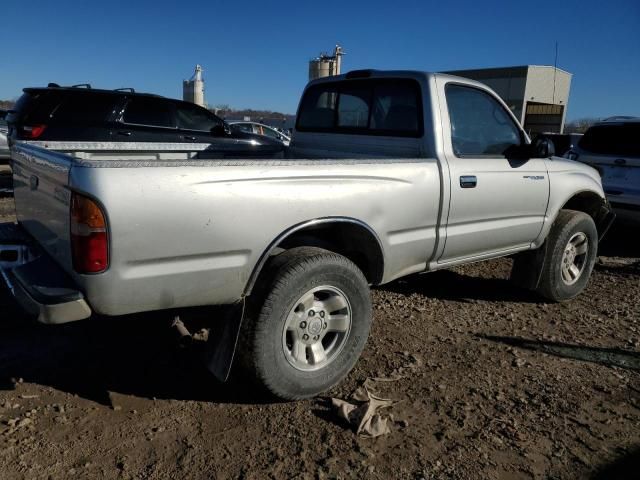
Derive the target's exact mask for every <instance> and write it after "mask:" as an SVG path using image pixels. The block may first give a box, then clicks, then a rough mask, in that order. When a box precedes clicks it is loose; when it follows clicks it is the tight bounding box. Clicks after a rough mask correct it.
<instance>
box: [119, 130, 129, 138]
mask: <svg viewBox="0 0 640 480" xmlns="http://www.w3.org/2000/svg"><path fill="white" fill-rule="evenodd" d="M118 135H124V136H125V137H130V136H131V132H125V131H119V132H118Z"/></svg>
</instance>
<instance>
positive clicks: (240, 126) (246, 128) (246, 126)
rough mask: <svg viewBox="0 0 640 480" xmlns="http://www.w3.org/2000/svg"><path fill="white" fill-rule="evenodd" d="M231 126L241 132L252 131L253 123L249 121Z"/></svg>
mask: <svg viewBox="0 0 640 480" xmlns="http://www.w3.org/2000/svg"><path fill="white" fill-rule="evenodd" d="M233 127H234V128H236V129H237V130H240V131H241V132H246V133H253V125H251V124H250V123H237V124H235V125H234V126H233Z"/></svg>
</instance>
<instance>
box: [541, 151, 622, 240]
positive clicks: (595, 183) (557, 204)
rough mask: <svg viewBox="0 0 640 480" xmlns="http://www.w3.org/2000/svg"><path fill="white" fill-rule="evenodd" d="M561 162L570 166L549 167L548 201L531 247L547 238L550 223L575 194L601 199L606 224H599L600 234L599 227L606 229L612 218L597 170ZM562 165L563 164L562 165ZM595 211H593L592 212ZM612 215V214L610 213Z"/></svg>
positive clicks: (571, 162)
mask: <svg viewBox="0 0 640 480" xmlns="http://www.w3.org/2000/svg"><path fill="white" fill-rule="evenodd" d="M549 163H550V164H552V165H553V164H555V163H556V162H555V161H550V162H549ZM561 163H562V164H566V163H570V164H571V165H570V168H565V169H559V168H557V166H556V165H553V166H555V167H556V168H555V169H553V168H549V183H550V185H549V188H550V189H549V202H548V204H547V212H546V214H545V220H544V223H543V226H542V230H541V231H540V234H539V235H538V238H536V240H535V241H534V244H533V247H534V248H537V247H539V246H540V245H542V243H543V242H544V240H545V239H546V238H547V235H548V234H549V231H550V230H551V225H553V222H555V220H556V217H557V216H558V213H560V210H562V209H563V208H564V207H565V205H567V203H568V202H569V201H570V200H571V199H573V198H574V197H576V196H579V195H584V194H591V195H595V196H597V197H598V198H599V199H600V200H601V208H604V210H605V212H604V215H602V214H601V213H600V215H601V216H602V217H604V218H603V221H604V222H605V223H606V222H608V225H605V226H604V227H603V226H601V225H599V226H598V227H599V228H598V231H599V233H600V236H602V235H603V231H602V230H601V229H604V231H606V229H608V226H609V225H610V224H611V221H612V219H611V218H610V215H609V214H610V210H611V208H610V207H609V203H608V202H607V200H606V196H605V193H604V190H603V189H602V183H601V181H600V176H599V175H598V172H597V171H596V170H595V169H593V168H591V167H588V166H587V165H584V164H580V163H578V162H573V161H570V160H566V161H563V162H561ZM563 166H564V165H563ZM594 213H595V212H594ZM611 215H612V214H611Z"/></svg>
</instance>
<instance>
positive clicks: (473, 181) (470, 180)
mask: <svg viewBox="0 0 640 480" xmlns="http://www.w3.org/2000/svg"><path fill="white" fill-rule="evenodd" d="M477 184H478V179H477V177H476V176H475V175H462V176H461V177H460V186H461V187H462V188H475V187H476V185H477Z"/></svg>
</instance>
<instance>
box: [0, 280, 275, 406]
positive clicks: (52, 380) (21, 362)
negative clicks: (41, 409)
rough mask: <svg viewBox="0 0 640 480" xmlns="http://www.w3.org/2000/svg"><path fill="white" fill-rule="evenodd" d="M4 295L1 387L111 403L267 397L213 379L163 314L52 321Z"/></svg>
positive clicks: (258, 399) (257, 400)
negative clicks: (43, 388)
mask: <svg viewBox="0 0 640 480" xmlns="http://www.w3.org/2000/svg"><path fill="white" fill-rule="evenodd" d="M2 294H5V292H4V291H2V292H0V295H1V296H5V297H6V295H2ZM3 300H4V298H0V310H1V311H2V320H1V321H0V391H1V390H8V389H13V388H14V384H15V381H16V379H19V378H22V379H24V381H25V382H30V383H37V384H40V385H47V386H50V387H54V388H56V389H59V390H62V391H65V392H68V393H72V394H77V395H79V396H81V397H84V398H86V399H89V400H93V401H95V402H98V403H100V404H103V405H108V406H110V405H111V400H110V395H109V392H115V393H119V394H125V395H133V396H137V397H145V398H158V399H175V400H199V401H207V402H218V403H243V404H244V403H252V404H256V403H265V402H266V401H270V400H271V399H267V398H265V397H264V396H263V395H262V394H258V393H256V392H255V391H254V390H253V389H252V388H251V387H250V386H249V385H248V384H246V383H243V382H242V381H241V380H238V379H233V378H232V379H231V380H230V381H229V382H227V383H224V384H223V383H220V382H218V381H216V380H215V378H214V377H213V376H212V375H211V374H210V373H209V372H208V371H207V370H206V368H205V367H204V365H203V364H202V362H200V360H199V358H198V356H197V355H196V354H195V352H193V351H191V350H188V349H187V350H185V349H183V348H180V347H178V343H177V341H176V334H175V332H174V331H173V330H171V329H170V328H169V323H168V322H167V321H166V320H167V319H166V318H165V317H163V316H161V315H160V314H156V315H136V316H130V317H123V318H110V319H108V320H105V319H100V318H97V319H91V320H86V321H82V322H77V323H70V324H66V325H55V326H49V325H40V324H37V323H35V322H34V321H33V320H30V319H26V318H24V317H21V314H20V313H19V312H18V309H17V307H12V306H11V305H6V302H3Z"/></svg>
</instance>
